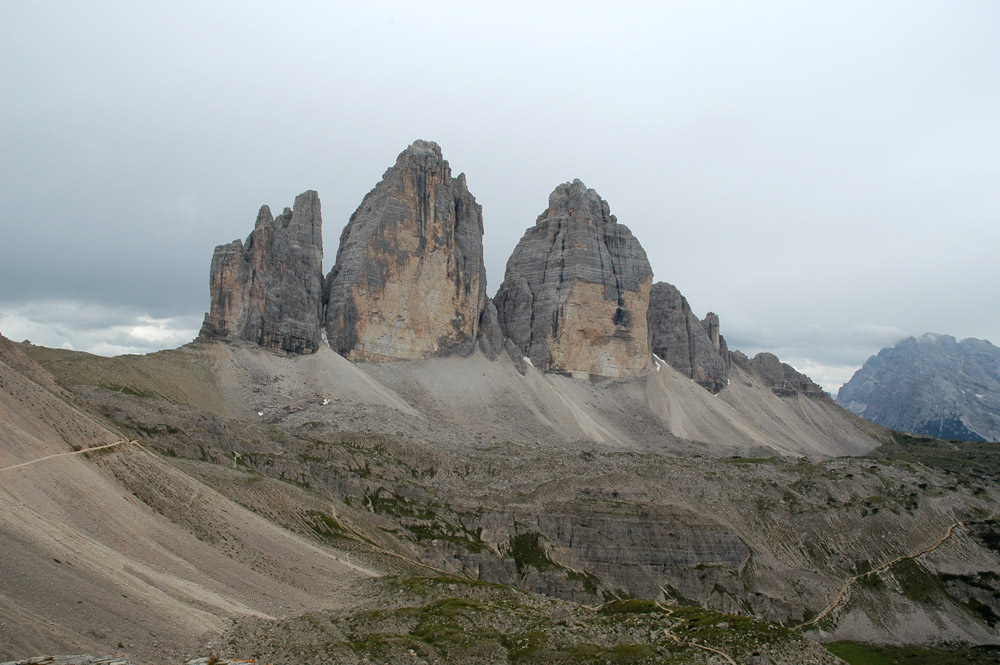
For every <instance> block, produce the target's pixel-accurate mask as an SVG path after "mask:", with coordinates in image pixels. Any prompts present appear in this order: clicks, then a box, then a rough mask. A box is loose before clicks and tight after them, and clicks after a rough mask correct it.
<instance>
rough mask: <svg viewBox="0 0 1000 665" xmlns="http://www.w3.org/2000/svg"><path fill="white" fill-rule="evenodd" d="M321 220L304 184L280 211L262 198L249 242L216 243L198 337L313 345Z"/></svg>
mask: <svg viewBox="0 0 1000 665" xmlns="http://www.w3.org/2000/svg"><path fill="white" fill-rule="evenodd" d="M322 227H323V221H322V218H321V214H320V202H319V196H318V195H317V194H316V192H313V191H308V192H305V193H303V194H299V195H298V196H297V197H296V198H295V204H294V207H293V208H292V209H288V208H285V210H284V212H282V213H281V214H280V215H278V217H277V218H274V217H272V216H271V210H270V208H268V207H267V206H262V207H261V209H260V212H259V213H258V214H257V223H256V225H255V226H254V230H253V232H251V233H250V235H249V236H248V237H247V240H246V244H244V243H243V242H241V241H239V240H234V241H233V242H231V243H229V244H228V245H219V246H218V247H216V248H215V254H214V255H213V256H212V269H211V273H210V277H209V283H210V290H211V310H210V311H209V312H208V314H206V315H205V322H204V324H202V327H201V333H200V335H199V338H200V339H203V340H215V339H231V340H247V341H251V342H255V343H257V344H259V345H260V346H263V347H265V348H268V349H272V350H275V351H285V352H288V353H312V352H314V351H315V350H316V349H317V348H319V344H320V341H321V335H322V332H321V325H320V323H321V319H320V317H321V311H322V295H323V234H322Z"/></svg>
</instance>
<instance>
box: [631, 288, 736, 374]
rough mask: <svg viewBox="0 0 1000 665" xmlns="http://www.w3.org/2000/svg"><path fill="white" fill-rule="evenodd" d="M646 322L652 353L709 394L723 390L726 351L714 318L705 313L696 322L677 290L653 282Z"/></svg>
mask: <svg viewBox="0 0 1000 665" xmlns="http://www.w3.org/2000/svg"><path fill="white" fill-rule="evenodd" d="M646 319H647V322H648V325H649V334H650V346H651V348H652V350H653V353H654V354H656V355H657V356H658V357H659V358H660V359H662V360H663V361H664V362H666V363H667V364H668V365H670V366H671V367H673V368H674V369H676V370H677V371H678V372H680V373H681V374H683V375H685V376H687V377H689V378H691V379H694V380H695V381H696V382H698V384H699V385H701V386H702V387H703V388H705V389H706V390H709V391H711V392H712V393H718V392H719V391H720V390H722V389H723V388H725V387H726V385H727V384H728V383H729V350H728V348H727V347H726V340H725V338H724V337H723V336H722V335H721V334H719V317H718V315H716V314H714V313H712V312H709V313H708V315H707V316H706V317H705V319H704V320H703V321H699V320H698V317H696V316H695V315H694V313H693V312H692V311H691V306H690V305H689V304H688V301H687V298H685V297H684V296H683V295H681V292H680V291H678V290H677V287H675V286H673V285H672V284H667V283H666V282H657V283H656V284H653V286H652V289H651V290H650V293H649V311H648V313H647V315H646Z"/></svg>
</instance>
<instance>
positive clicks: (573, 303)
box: [495, 180, 653, 377]
mask: <svg viewBox="0 0 1000 665" xmlns="http://www.w3.org/2000/svg"><path fill="white" fill-rule="evenodd" d="M652 280H653V272H652V270H651V269H650V267H649V261H648V260H647V258H646V253H645V252H644V251H643V249H642V247H641V246H640V245H639V242H638V241H637V240H636V239H635V238H634V237H633V236H632V233H631V232H630V231H629V230H628V228H627V227H625V226H624V225H622V224H618V222H617V219H616V218H615V216H614V215H612V214H611V212H610V208H609V207H608V204H607V202H605V201H604V200H603V199H602V198H601V197H600V196H598V194H597V192H595V191H594V190H593V189H588V188H587V186H586V185H584V184H583V183H582V182H580V181H579V180H574V181H573V182H572V183H564V184H562V185H559V186H558V187H556V189H555V191H553V192H552V194H551V195H549V207H548V208H547V209H546V210H545V212H543V213H542V214H541V215H540V216H539V217H538V220H537V221H536V222H535V226H533V227H531V228H529V229H528V230H527V231H526V232H525V234H524V237H523V238H521V241H520V242H519V243H518V244H517V247H516V248H515V249H514V253H513V254H512V255H511V257H510V259H509V260H508V261H507V271H506V273H505V276H504V282H503V284H502V285H501V286H500V289H499V291H498V292H497V295H496V298H495V303H496V307H497V314H498V319H499V322H500V328H501V330H502V331H503V334H504V335H505V336H506V337H508V338H509V339H510V340H511V341H512V342H513V343H514V344H515V345H517V347H518V348H519V349H520V350H521V352H522V353H523V354H524V355H525V356H527V357H528V358H530V359H531V362H532V364H533V365H535V367H538V368H539V369H544V370H550V371H563V372H568V373H570V374H572V375H574V376H577V377H585V376H603V377H628V376H634V375H636V374H640V373H642V372H644V371H646V370H647V369H648V368H649V367H650V361H651V356H650V351H649V331H648V328H647V324H646V309H647V307H648V305H649V290H650V285H651V283H652Z"/></svg>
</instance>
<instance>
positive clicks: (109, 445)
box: [0, 440, 139, 471]
mask: <svg viewBox="0 0 1000 665" xmlns="http://www.w3.org/2000/svg"><path fill="white" fill-rule="evenodd" d="M123 443H139V442H138V441H134V440H133V441H125V440H121V441H115V442H114V443H107V444H105V445H103V446H94V447H93V448H83V449H81V450H74V451H72V452H68V453H56V454H55V455H46V456H45V457H39V458H38V459H33V460H31V461H30V462H21V463H20V464H14V465H13V466H5V467H3V468H0V471H13V470H14V469H20V468H22V467H25V466H31V465H32V464H38V463H39V462H44V461H45V460H50V459H54V458H56V457H69V456H70V455H82V454H84V453H92V452H94V451H95V450H105V449H107V448H114V447H115V446H120V445H122V444H123Z"/></svg>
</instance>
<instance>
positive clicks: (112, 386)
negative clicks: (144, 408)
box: [100, 383, 160, 399]
mask: <svg viewBox="0 0 1000 665" xmlns="http://www.w3.org/2000/svg"><path fill="white" fill-rule="evenodd" d="M100 385H101V387H102V388H107V389H108V390H110V391H112V392H116V393H125V394H126V395H131V396H132V397H145V398H150V399H155V398H158V397H160V396H159V395H157V394H156V393H154V392H153V391H151V390H142V389H140V388H134V387H132V386H123V385H119V384H117V383H102V384H100Z"/></svg>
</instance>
